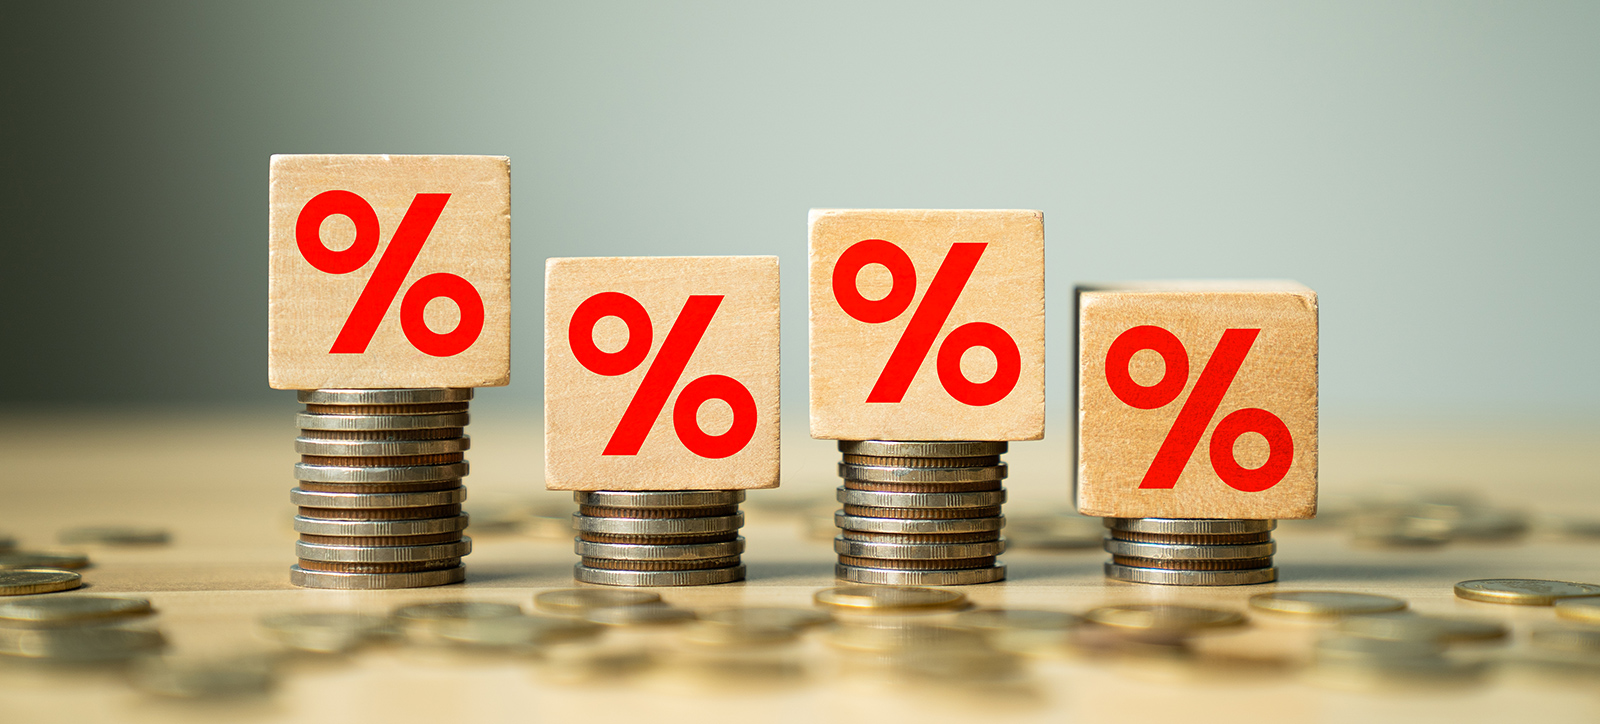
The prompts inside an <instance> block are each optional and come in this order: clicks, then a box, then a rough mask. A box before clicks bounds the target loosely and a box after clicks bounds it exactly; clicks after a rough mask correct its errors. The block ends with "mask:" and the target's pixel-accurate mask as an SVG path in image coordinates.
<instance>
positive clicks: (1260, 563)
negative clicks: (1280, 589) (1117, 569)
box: [1111, 556, 1272, 571]
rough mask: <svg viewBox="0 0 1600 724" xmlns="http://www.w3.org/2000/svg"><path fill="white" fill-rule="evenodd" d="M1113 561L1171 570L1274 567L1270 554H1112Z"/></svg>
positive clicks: (1249, 569)
mask: <svg viewBox="0 0 1600 724" xmlns="http://www.w3.org/2000/svg"><path fill="white" fill-rule="evenodd" d="M1111 562H1112V563H1115V564H1117V565H1119V566H1127V567H1129V568H1156V569H1164V570H1169V571H1255V570H1261V569H1263V568H1271V567H1272V558H1271V557H1270V556H1269V557H1267V558H1232V559H1223V560H1214V561H1207V560H1199V561H1196V560H1175V559H1170V558H1130V557H1128V556H1112V557H1111Z"/></svg>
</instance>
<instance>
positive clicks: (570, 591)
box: [533, 588, 661, 616]
mask: <svg viewBox="0 0 1600 724" xmlns="http://www.w3.org/2000/svg"><path fill="white" fill-rule="evenodd" d="M660 602H661V594H659V593H653V592H651V591H629V590H623V589H616V588H562V589H557V590H554V591H545V592H543V593H539V594H536V595H535V596H534V597H533V607H534V608H536V609H539V610H540V611H544V612H545V613H556V614H561V615H565V616H583V615H584V613H585V612H587V611H590V610H593V609H596V608H609V607H612V606H642V605H645V604H649V603H660Z"/></svg>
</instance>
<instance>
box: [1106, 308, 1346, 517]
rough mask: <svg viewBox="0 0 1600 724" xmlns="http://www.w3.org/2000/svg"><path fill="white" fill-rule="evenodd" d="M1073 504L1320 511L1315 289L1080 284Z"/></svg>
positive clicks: (1198, 513)
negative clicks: (1075, 464)
mask: <svg viewBox="0 0 1600 724" xmlns="http://www.w3.org/2000/svg"><path fill="white" fill-rule="evenodd" d="M1078 304H1079V316H1078V344H1079V347H1078V349H1079V360H1078V365H1079V366H1078V395H1079V406H1078V509H1079V511H1080V512H1082V513H1083V514H1085V515H1094V516H1109V517H1118V518H1245V519H1268V518H1310V517H1313V516H1315V515H1316V512H1317V297H1316V294H1315V293H1314V292H1312V291H1311V290H1310V289H1307V288H1305V287H1303V286H1301V285H1299V284H1295V283H1293V282H1187V283H1185V282H1173V283H1148V284H1137V285H1133V284H1130V285H1106V286H1101V287H1085V288H1080V289H1079V290H1078Z"/></svg>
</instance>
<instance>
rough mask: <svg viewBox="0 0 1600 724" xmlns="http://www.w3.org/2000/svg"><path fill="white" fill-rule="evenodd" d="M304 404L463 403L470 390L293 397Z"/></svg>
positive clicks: (331, 392)
mask: <svg viewBox="0 0 1600 724" xmlns="http://www.w3.org/2000/svg"><path fill="white" fill-rule="evenodd" d="M295 397H296V399H298V400H299V401H300V402H301V403H302V404H307V405H434V404H438V403H441V402H467V401H469V400H471V399H472V388H471V387H418V388H393V389H380V390H300V391H299V393H297V394H296V395H295Z"/></svg>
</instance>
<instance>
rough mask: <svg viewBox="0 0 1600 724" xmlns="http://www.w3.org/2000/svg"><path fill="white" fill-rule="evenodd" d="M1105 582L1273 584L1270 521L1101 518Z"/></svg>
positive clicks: (1274, 547) (1275, 574)
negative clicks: (1104, 527) (1102, 519)
mask: <svg viewBox="0 0 1600 724" xmlns="http://www.w3.org/2000/svg"><path fill="white" fill-rule="evenodd" d="M1105 526H1106V529H1107V531H1106V536H1105V540H1104V542H1103V543H1102V547H1103V548H1104V549H1105V551H1106V552H1107V553H1110V554H1111V560H1110V561H1107V562H1106V564H1105V575H1106V577H1107V578H1110V579H1113V580H1119V581H1127V582H1130V583H1150V584H1156V585H1164V586H1242V585H1252V584H1257V583H1270V582H1272V581H1276V580H1278V569H1277V568H1276V567H1274V566H1273V564H1272V558H1273V556H1274V555H1276V553H1277V543H1275V542H1274V541H1273V540H1272V531H1273V529H1274V528H1276V527H1277V523H1276V521H1271V520H1245V519H1202V518H1106V519H1105Z"/></svg>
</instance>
